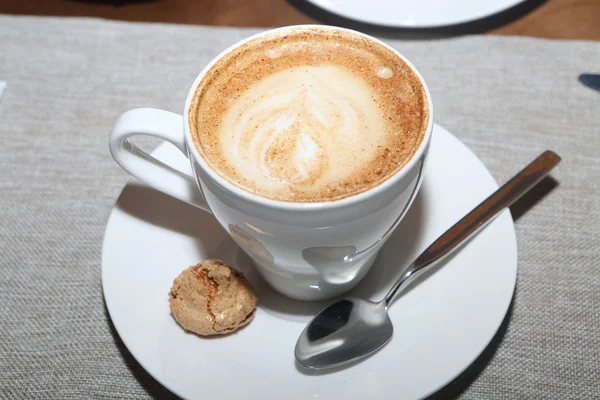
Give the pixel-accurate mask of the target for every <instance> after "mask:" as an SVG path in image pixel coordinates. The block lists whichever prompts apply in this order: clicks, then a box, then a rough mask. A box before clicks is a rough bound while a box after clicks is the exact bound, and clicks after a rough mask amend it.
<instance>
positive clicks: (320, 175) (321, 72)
mask: <svg viewBox="0 0 600 400" xmlns="http://www.w3.org/2000/svg"><path fill="white" fill-rule="evenodd" d="M428 119H429V108H428V103H427V97H426V93H425V89H424V88H423V85H422V84H421V81H420V79H419V77H418V76H417V75H416V73H415V72H414V71H413V69H412V68H411V67H410V66H409V65H407V64H406V63H405V62H404V61H403V60H402V59H401V58H400V57H399V56H398V55H397V54H396V53H395V52H394V51H392V50H390V49H388V48H387V47H385V46H383V45H381V44H379V43H377V42H375V41H373V40H370V39H368V38H365V37H363V36H361V35H358V34H354V33H351V32H346V31H339V30H331V29H327V28H322V27H298V28H293V29H291V30H286V31H284V32H277V31H276V32H273V33H270V34H268V35H266V36H260V37H258V38H254V39H252V40H251V41H249V42H246V43H244V44H243V45H241V46H239V47H237V48H235V49H234V50H232V51H230V52H229V53H227V54H226V55H225V56H223V57H222V58H221V59H220V60H219V61H217V62H216V63H215V64H214V65H213V66H212V68H211V69H210V70H209V71H208V72H207V73H206V75H205V76H204V78H203V79H202V80H201V81H200V83H199V85H198V87H197V89H196V92H195V94H194V96H193V100H192V103H191V105H190V109H189V113H188V123H189V127H190V131H191V134H192V139H193V142H194V145H195V147H196V149H197V150H198V152H199V153H200V155H201V156H202V158H203V159H204V160H205V161H206V162H207V164H208V165H209V167H210V168H211V169H213V170H214V171H215V172H216V173H217V174H219V175H220V176H221V177H223V178H224V179H226V180H227V181H229V182H231V183H232V184H234V185H236V186H238V187H240V188H242V189H244V190H246V191H248V192H250V193H253V194H256V195H258V196H261V197H265V198H268V199H273V200H279V201H286V202H321V201H334V200H339V199H343V198H346V197H349V196H353V195H356V194H358V193H361V192H364V191H366V190H369V189H371V188H373V187H375V186H377V185H379V184H381V183H382V182H384V181H385V180H386V179H388V178H390V177H391V176H392V175H393V174H394V173H396V172H397V171H398V170H400V169H401V168H402V167H403V166H404V165H405V164H406V163H407V162H408V161H409V160H410V159H411V158H412V156H413V155H414V153H415V152H416V151H417V149H418V148H419V145H420V144H421V142H422V141H423V137H424V135H425V131H426V129H427V124H428Z"/></svg>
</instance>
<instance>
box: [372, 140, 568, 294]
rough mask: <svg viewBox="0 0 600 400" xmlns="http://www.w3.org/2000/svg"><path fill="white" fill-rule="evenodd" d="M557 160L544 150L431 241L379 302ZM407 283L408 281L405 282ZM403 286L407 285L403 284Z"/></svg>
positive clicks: (518, 194)
mask: <svg viewBox="0 0 600 400" xmlns="http://www.w3.org/2000/svg"><path fill="white" fill-rule="evenodd" d="M559 161H560V157H559V156H558V155H557V154H556V153H554V152H553V151H550V150H547V151H545V152H544V153H542V154H541V155H540V156H539V157H538V158H536V159H535V160H534V161H533V162H532V163H531V164H529V165H528V166H527V167H525V168H524V169H523V170H522V171H521V172H519V173H518V174H517V175H515V177H513V178H512V179H511V180H510V181H508V182H507V183H505V184H504V186H502V187H501V188H499V189H498V190H496V191H495V192H494V193H493V194H492V195H491V196H490V197H488V198H487V199H485V200H484V201H483V202H482V203H481V204H479V205H478V206H477V207H475V208H474V209H473V210H472V211H471V212H470V213H469V214H467V215H466V216H465V217H464V218H463V219H461V220H460V221H458V222H457V223H456V224H454V226H452V227H451V228H450V229H448V230H447V231H446V232H445V233H444V234H443V235H442V236H440V237H439V238H438V239H437V240H436V241H435V242H433V243H432V244H431V245H430V246H429V247H428V248H427V249H426V250H425V251H424V252H423V253H421V255H420V256H419V257H417V259H416V260H415V261H414V262H413V263H412V265H411V266H410V268H409V269H408V270H407V271H406V273H404V274H403V275H402V276H401V277H400V278H399V279H398V280H397V281H396V282H395V283H394V286H392V288H391V289H390V291H389V292H388V294H387V295H386V296H385V298H384V299H383V300H382V301H384V302H385V303H386V304H389V303H390V301H391V300H392V299H393V297H394V295H395V294H396V292H397V291H398V289H399V288H400V286H402V285H403V284H404V287H407V286H408V285H409V284H410V282H412V281H413V279H410V280H409V278H411V277H414V275H415V273H416V272H419V271H422V270H424V269H426V267H428V266H431V265H433V264H434V263H435V262H436V261H439V260H441V259H442V258H444V257H445V256H447V255H448V254H450V253H451V252H452V250H454V249H455V248H456V247H457V246H458V245H459V244H461V243H462V242H464V241H465V240H467V239H468V238H469V237H471V236H472V235H473V234H475V233H476V232H477V231H478V230H479V229H481V228H482V227H483V226H485V224H486V222H488V221H490V220H491V219H492V218H493V217H494V216H496V215H497V214H498V213H499V212H500V211H502V210H503V209H504V208H505V207H508V206H510V205H511V204H513V203H514V202H515V201H517V200H518V199H519V198H521V196H523V195H524V194H525V193H527V192H528V191H529V189H531V188H532V187H534V186H535V185H536V184H537V183H538V182H539V181H540V180H542V179H543V178H544V177H545V176H546V175H547V174H548V172H550V170H551V169H552V168H554V167H555V166H556V164H558V162H559ZM407 281H408V282H407ZM405 283H406V284H405Z"/></svg>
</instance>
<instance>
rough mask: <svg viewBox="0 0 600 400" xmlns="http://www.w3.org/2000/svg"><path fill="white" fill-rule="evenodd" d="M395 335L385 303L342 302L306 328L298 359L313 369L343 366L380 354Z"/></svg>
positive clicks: (297, 349)
mask: <svg viewBox="0 0 600 400" xmlns="http://www.w3.org/2000/svg"><path fill="white" fill-rule="evenodd" d="M393 332H394V327H393V325H392V321H391V320H390V317H389V315H388V313H387V306H386V305H385V303H383V302H381V303H373V302H370V301H368V300H362V299H343V300H339V301H337V302H335V303H333V304H332V305H330V306H329V307H327V308H325V309H324V310H323V311H321V312H320V313H319V315H317V316H316V317H315V318H314V319H313V320H312V321H311V323H310V324H308V325H307V326H306V328H304V331H303V332H302V334H301V335H300V339H299V340H298V344H297V345H296V359H297V360H298V362H299V363H300V364H301V365H303V366H305V367H307V368H311V369H321V368H327V367H336V366H341V365H344V364H348V363H351V362H353V361H355V360H356V359H358V358H362V357H365V356H367V355H369V354H371V353H373V352H375V351H377V350H378V349H380V348H381V347H383V346H384V345H385V344H386V343H387V342H388V341H389V340H390V339H391V338H392V334H393ZM349 354H356V355H357V356H356V357H349V356H348V355H349Z"/></svg>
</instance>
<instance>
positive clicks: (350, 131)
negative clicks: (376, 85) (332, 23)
mask: <svg viewBox="0 0 600 400" xmlns="http://www.w3.org/2000/svg"><path fill="white" fill-rule="evenodd" d="M218 134H219V136H220V143H221V154H222V155H223V158H224V160H225V161H226V162H227V163H228V164H229V165H230V166H231V167H233V168H234V169H235V171H236V172H237V174H239V176H241V177H243V178H244V179H246V180H247V181H248V182H251V184H252V185H254V186H255V187H256V188H257V190H258V191H263V190H265V191H269V190H272V189H273V188H277V187H282V186H288V187H291V188H294V187H300V186H306V185H310V186H312V187H313V188H316V189H318V187H320V186H324V185H327V184H331V183H334V182H337V181H340V180H343V179H345V178H347V177H349V176H352V175H354V174H355V173H356V171H357V170H360V169H361V168H364V167H365V166H366V165H367V163H369V162H370V161H371V159H372V158H373V156H374V154H375V152H376V151H377V149H378V146H381V145H383V144H384V142H385V134H386V132H385V129H384V121H383V114H382V112H381V111H380V109H379V107H378V106H377V103H376V102H374V101H373V93H372V91H371V89H370V88H369V87H368V86H367V85H366V84H365V83H364V82H363V81H361V80H360V79H357V77H356V76H354V75H352V74H351V73H350V72H348V71H346V70H345V69H343V68H342V67H339V66H334V65H329V66H318V67H317V66H304V67H297V68H290V69H287V70H284V71H281V72H278V73H275V74H273V75H271V76H269V77H267V78H265V79H263V80H262V81H260V82H258V83H255V84H254V85H252V86H251V87H250V88H248V90H247V91H246V92H245V93H244V94H243V95H242V96H241V97H240V98H238V99H237V100H236V101H235V102H234V103H233V104H231V105H230V107H229V110H228V111H227V113H226V114H225V115H224V117H223V120H222V123H221V126H220V128H219V131H218Z"/></svg>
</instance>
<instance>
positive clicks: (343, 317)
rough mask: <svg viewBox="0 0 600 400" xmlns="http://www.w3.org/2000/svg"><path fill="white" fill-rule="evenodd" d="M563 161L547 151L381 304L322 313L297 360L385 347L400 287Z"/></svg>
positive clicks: (307, 331) (314, 362) (341, 305)
mask: <svg viewBox="0 0 600 400" xmlns="http://www.w3.org/2000/svg"><path fill="white" fill-rule="evenodd" d="M559 161H560V157H559V156H558V155H557V154H556V153H554V152H552V151H545V152H544V153H542V155H540V156H539V157H538V158H536V159H535V160H534V161H533V162H532V163H531V164H529V165H528V166H527V167H525V169H523V170H522V171H521V172H519V173H518V174H517V175H516V176H515V177H513V178H512V179H511V180H510V181H508V182H507V183H506V184H505V185H504V186H502V187H501V188H499V189H498V190H496V192H494V193H493V194H492V195H491V196H490V197H488V198H487V199H486V200H485V201H483V202H482V203H481V204H479V205H478V206H477V207H475V208H474V209H473V210H472V211H471V212H470V213H469V214H467V215H466V216H465V217H464V218H463V219H461V220H460V221H458V222H457V223H456V224H455V225H454V226H452V227H451V228H450V229H448V230H447V231H446V232H445V233H444V234H443V235H442V236H440V237H439V238H438V239H437V240H436V241H435V242H433V243H432V244H431V245H430V246H429V247H428V248H427V249H426V250H425V251H424V252H423V253H421V255H420V256H419V257H417V259H416V260H415V261H413V263H412V264H411V265H410V266H409V267H408V268H407V270H406V272H404V273H403V274H402V275H401V276H400V278H398V280H397V281H396V282H394V284H393V285H392V288H391V289H390V291H389V292H388V293H387V294H386V295H385V297H384V298H383V299H382V300H380V301H379V302H377V303H374V302H371V301H368V300H362V299H351V298H348V299H343V300H339V301H337V302H335V303H333V304H332V305H330V306H329V307H327V308H325V309H324V310H323V311H321V312H320V313H319V314H318V315H317V316H316V317H314V318H313V319H312V320H311V321H310V322H309V324H308V325H307V326H306V328H304V331H303V332H302V334H301V335H300V337H299V338H298V342H297V343H296V351H295V355H296V360H297V361H298V362H299V363H300V364H301V365H303V366H304V367H307V368H311V369H324V368H330V367H336V366H340V365H344V364H348V363H351V362H354V361H357V360H360V359H361V358H363V357H366V356H367V355H369V354H371V353H373V352H375V351H376V350H378V349H380V348H381V347H383V346H384V345H385V344H386V343H387V342H388V341H389V340H390V339H391V337H392V333H393V331H394V329H393V326H392V321H391V320H390V317H389V316H388V313H387V310H388V307H389V306H390V304H391V301H392V299H393V298H394V296H395V295H396V294H397V293H399V291H400V289H402V290H404V289H406V288H407V287H408V286H410V285H411V283H413V282H414V280H415V278H416V277H417V276H419V275H421V273H422V272H424V271H426V270H428V269H429V268H430V267H431V266H432V265H434V264H435V263H436V262H438V261H440V260H442V259H443V258H445V257H446V256H447V255H449V254H450V253H451V252H452V251H453V250H455V249H456V248H457V247H458V246H459V245H460V244H461V243H463V242H464V241H465V240H467V239H468V238H470V237H471V236H472V235H473V234H475V233H476V232H478V231H479V230H480V229H481V228H483V227H484V226H485V224H486V223H487V222H489V221H490V220H491V219H492V218H493V217H495V216H496V215H497V214H498V213H499V212H500V211H502V210H503V209H504V208H506V207H508V206H510V205H511V204H513V203H514V202H515V201H517V200H518V199H519V198H520V197H521V196H523V195H524V194H525V193H526V192H527V191H529V189H531V188H532V187H534V186H535V185H536V184H537V183H538V182H539V181H540V180H542V178H544V177H545V176H546V175H547V174H548V172H550V170H551V169H552V168H554V166H556V164H558V162H559Z"/></svg>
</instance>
